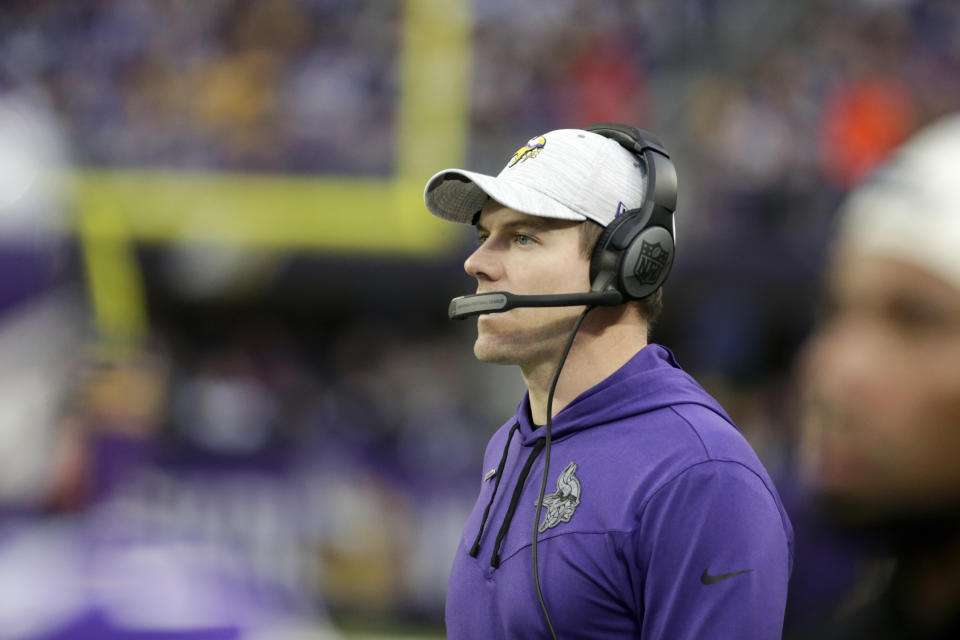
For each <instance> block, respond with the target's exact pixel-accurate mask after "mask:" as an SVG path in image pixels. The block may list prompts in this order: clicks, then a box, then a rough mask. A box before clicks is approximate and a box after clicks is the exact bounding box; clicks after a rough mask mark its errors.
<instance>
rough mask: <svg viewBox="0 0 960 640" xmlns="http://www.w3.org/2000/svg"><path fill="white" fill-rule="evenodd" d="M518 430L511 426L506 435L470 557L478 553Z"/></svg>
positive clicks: (517, 427) (474, 556)
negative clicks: (494, 478) (514, 435)
mask: <svg viewBox="0 0 960 640" xmlns="http://www.w3.org/2000/svg"><path fill="white" fill-rule="evenodd" d="M519 429H520V423H519V422H518V423H517V424H515V425H513V427H511V429H510V432H509V433H508V434H507V444H506V445H504V447H503V455H502V456H500V464H498V465H497V479H496V481H495V482H494V484H493V493H491V494H490V501H489V502H487V507H486V508H485V509H484V510H483V518H482V519H481V520H480V530H479V531H477V538H476V540H474V541H473V546H472V547H470V557H471V558H476V557H477V554H478V553H479V552H480V538H481V537H483V528H484V527H485V526H486V524H487V516H488V515H490V506H491V505H492V504H493V499H494V498H496V497H497V489H499V488H500V478H501V477H502V476H503V467H504V465H505V464H506V463H507V454H508V453H509V452H510V442H511V441H512V440H513V434H515V433H516V432H517V430H519Z"/></svg>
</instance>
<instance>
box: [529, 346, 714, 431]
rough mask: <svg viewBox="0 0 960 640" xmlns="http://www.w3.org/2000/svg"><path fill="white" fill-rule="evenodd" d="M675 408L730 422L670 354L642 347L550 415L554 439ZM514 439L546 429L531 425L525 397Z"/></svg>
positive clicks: (652, 347)
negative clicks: (689, 407) (692, 408)
mask: <svg viewBox="0 0 960 640" xmlns="http://www.w3.org/2000/svg"><path fill="white" fill-rule="evenodd" d="M676 404H699V405H702V406H704V407H707V408H708V409H710V410H711V411H713V412H715V413H717V414H719V415H720V416H721V417H722V418H723V419H724V420H726V421H728V422H731V423H732V420H730V417H729V416H728V415H727V414H726V412H725V411H724V410H723V408H721V407H720V405H719V404H718V403H717V401H716V400H714V399H713V398H712V397H710V395H709V394H707V392H706V391H704V389H703V388H702V387H701V386H700V385H699V384H697V382H696V381H695V380H694V379H693V378H691V377H690V375H689V374H687V373H686V372H685V371H684V370H683V369H681V368H680V365H679V364H677V360H676V358H675V357H674V355H673V353H672V352H671V351H670V350H669V349H667V348H666V347H663V346H661V345H658V344H648V345H647V346H645V347H644V348H643V349H641V350H640V351H638V352H637V353H636V354H635V355H634V356H633V357H632V358H631V359H630V360H629V361H628V362H627V363H626V364H624V365H623V366H622V367H620V368H619V369H617V370H616V371H614V372H613V373H612V374H610V375H609V376H608V377H607V378H606V379H604V380H601V381H600V382H598V383H597V384H596V385H594V386H593V387H591V388H589V389H587V390H586V391H584V392H583V393H581V394H580V395H578V396H577V397H576V398H574V400H573V402H571V403H570V404H568V405H567V406H566V407H564V408H563V410H561V411H560V412H559V413H557V414H556V415H555V416H553V425H552V429H551V431H552V436H553V438H554V439H557V438H562V437H563V436H565V435H569V434H571V433H575V432H577V431H581V430H584V429H589V428H591V427H597V426H601V425H604V424H608V423H610V422H615V421H617V420H620V419H623V418H627V417H630V416H634V415H637V414H641V413H646V412H648V411H654V410H656V409H660V408H663V407H667V406H671V405H676ZM516 419H517V423H518V424H519V425H520V430H519V432H518V435H519V436H520V442H521V443H522V444H523V445H524V446H528V445H531V444H533V443H534V442H535V441H536V440H537V439H539V438H542V437H544V436H545V435H546V427H545V426H541V425H535V424H533V420H532V419H531V417H530V393H529V392H527V393H525V394H524V396H523V400H522V401H521V402H520V406H518V407H517V414H516Z"/></svg>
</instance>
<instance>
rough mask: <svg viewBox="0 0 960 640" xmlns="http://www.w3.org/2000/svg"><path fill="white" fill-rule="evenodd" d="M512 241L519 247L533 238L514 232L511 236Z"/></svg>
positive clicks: (530, 241)
mask: <svg viewBox="0 0 960 640" xmlns="http://www.w3.org/2000/svg"><path fill="white" fill-rule="evenodd" d="M513 241H514V242H516V243H517V244H518V245H520V246H521V247H525V246H526V245H528V244H530V243H532V242H533V238H531V237H530V236H528V235H526V234H523V233H516V234H514V236H513Z"/></svg>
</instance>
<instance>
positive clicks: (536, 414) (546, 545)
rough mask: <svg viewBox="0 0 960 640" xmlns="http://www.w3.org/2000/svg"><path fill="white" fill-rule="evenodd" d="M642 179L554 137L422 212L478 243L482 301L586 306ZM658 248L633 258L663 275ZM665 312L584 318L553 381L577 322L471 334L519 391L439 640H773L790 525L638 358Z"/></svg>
mask: <svg viewBox="0 0 960 640" xmlns="http://www.w3.org/2000/svg"><path fill="white" fill-rule="evenodd" d="M621 129H624V128H623V127H621ZM633 131H634V132H636V133H640V132H639V130H633ZM650 162H651V156H649V155H640V154H638V153H635V152H631V151H628V150H627V146H626V145H624V144H623V143H622V142H618V141H615V140H614V139H612V138H611V137H607V135H600V134H598V133H594V132H592V131H587V130H579V129H561V130H557V131H551V132H549V133H547V134H544V135H542V136H539V137H537V138H534V139H532V140H530V142H529V143H528V144H527V145H526V146H524V147H521V148H520V149H519V150H518V151H517V152H516V153H515V154H514V155H513V156H512V157H511V158H510V160H509V161H508V162H507V165H506V166H505V167H504V169H503V170H502V171H501V172H500V174H499V175H497V176H496V177H493V176H485V175H482V174H478V173H473V172H467V171H460V170H456V169H450V170H446V171H441V172H440V173H438V174H436V175H435V176H434V177H432V178H431V179H430V181H429V182H428V184H427V187H426V190H425V200H426V205H427V208H428V209H429V210H430V211H431V212H432V213H433V214H435V215H437V216H439V217H441V218H444V219H448V220H453V221H457V222H462V223H471V222H472V223H473V224H474V226H475V227H476V229H477V234H478V241H479V246H478V247H477V249H476V251H474V252H473V254H472V255H471V256H470V257H469V258H467V260H466V263H465V265H464V266H465V269H466V271H467V273H469V274H470V275H472V276H473V277H474V278H475V279H476V281H477V292H478V293H491V292H495V291H498V292H499V291H502V292H506V293H507V294H510V295H517V296H527V295H550V294H570V295H578V294H579V295H581V296H582V295H583V293H584V292H587V291H589V290H591V288H592V289H593V290H594V291H595V292H596V291H597V289H602V288H603V286H604V283H602V282H601V283H598V282H597V278H591V276H590V274H591V254H592V253H593V245H594V244H595V243H597V241H598V240H597V238H598V236H600V237H601V239H600V242H605V238H606V236H602V235H601V233H602V232H603V231H604V228H605V227H607V226H608V225H613V226H612V227H611V229H613V228H616V225H617V224H618V223H617V222H616V221H617V220H618V218H619V217H620V216H621V215H636V211H637V210H638V209H641V208H642V206H643V204H644V202H645V199H646V198H648V197H652V195H651V194H648V193H647V191H648V189H647V187H648V184H647V183H648V182H650V183H651V184H652V174H651V173H650V172H649V163H650ZM671 168H672V165H671ZM663 177H664V176H663V175H661V178H663ZM662 214H663V212H662V211H661V212H660V214H656V215H662ZM671 219H672V218H671ZM671 227H672V223H671ZM663 233H666V232H665V231H664V232H663ZM655 244H656V246H654V244H653V243H650V245H649V246H646V245H647V243H644V247H643V251H644V252H646V253H647V254H649V255H650V256H652V257H653V258H659V257H660V253H659V252H662V247H661V246H660V242H657V243H655ZM628 251H629V250H628ZM600 260H601V261H603V258H601V259H600ZM641 264H642V262H641ZM593 266H594V271H598V269H597V265H596V264H594V265H593ZM644 269H645V267H644ZM642 270H643V269H641V268H640V267H639V266H638V272H639V271H642ZM599 271H600V272H601V273H603V269H599ZM599 277H602V276H599ZM621 293H624V292H621ZM628 294H629V291H628V292H625V294H624V297H625V298H630V297H631V296H630V295H628ZM614 295H616V294H614ZM660 295H661V294H660V291H659V288H658V289H657V291H655V292H653V293H652V295H646V296H645V298H644V299H642V300H629V301H627V302H625V303H623V304H618V305H614V306H598V307H596V308H594V309H592V310H590V311H589V314H588V315H587V316H586V318H585V319H584V320H583V324H582V327H581V328H580V331H579V332H578V333H576V334H575V340H574V341H573V342H572V347H570V350H569V355H568V356H567V358H566V363H565V365H563V367H562V369H560V370H559V372H558V368H559V367H558V365H559V364H560V362H561V359H562V358H561V356H562V353H563V351H564V348H565V346H566V345H567V343H568V340H570V339H571V334H572V333H573V332H574V328H575V325H576V323H577V322H578V320H580V319H582V316H583V313H585V311H584V308H583V307H582V306H581V307H573V308H571V307H542V308H528V307H523V306H521V307H519V308H514V309H511V310H508V311H504V312H498V313H485V314H482V315H480V316H479V319H478V320H477V340H476V343H475V345H474V353H475V354H476V356H477V358H479V359H480V360H483V361H486V362H493V363H498V364H511V365H516V366H518V367H520V371H521V374H522V376H523V380H524V382H525V383H526V387H527V391H528V392H527V393H526V394H525V396H524V398H523V400H522V402H521V403H520V405H519V407H518V409H517V412H516V415H515V416H514V417H511V418H510V419H509V420H508V421H507V422H506V423H505V424H504V425H503V426H502V427H501V428H500V429H498V430H497V431H496V433H495V434H494V435H493V437H492V438H491V439H490V442H489V444H488V446H487V450H486V454H485V456H484V463H483V472H484V473H483V475H482V479H480V478H478V479H480V480H481V482H480V495H479V498H478V500H477V503H476V506H475V507H474V510H473V513H472V514H471V516H470V518H469V520H468V522H467V524H466V528H465V530H464V535H463V538H462V540H461V543H460V546H459V548H458V550H457V554H456V558H455V560H454V565H453V569H452V573H451V578H450V585H449V590H448V595H447V604H446V623H447V633H448V637H449V638H451V640H459V639H462V638H483V639H484V640H487V639H491V638H549V637H551V636H552V637H559V638H591V639H597V638H644V639H646V640H661V639H662V640H667V639H669V640H683V639H686V638H697V639H709V638H718V639H719V638H724V639H727V638H737V639H757V640H759V639H770V640H773V639H775V638H779V637H780V632H781V625H782V617H783V611H784V603H785V599H786V585H787V580H788V577H789V573H790V567H791V562H792V559H791V546H792V531H791V528H790V524H789V521H788V519H787V517H786V515H785V513H784V511H783V508H782V506H781V504H780V500H779V498H778V496H777V494H776V491H775V490H774V488H773V485H772V483H771V482H770V480H769V478H768V477H767V474H766V472H765V471H764V469H763V467H762V465H761V464H760V462H759V460H758V459H757V457H756V455H755V454H754V452H753V451H752V450H751V448H750V446H749V445H748V444H747V443H746V441H745V440H744V439H743V438H742V436H741V435H740V433H739V432H738V431H737V429H736V428H735V427H734V425H733V423H732V422H731V420H730V418H729V417H728V416H727V414H726V413H725V412H724V411H723V409H722V408H721V407H720V406H719V405H718V404H717V402H716V401H715V400H714V399H713V398H711V397H710V396H709V395H707V393H706V392H705V391H704V390H703V389H702V388H701V387H700V386H699V385H698V384H697V383H696V382H695V381H694V380H693V379H692V378H691V377H690V376H689V375H687V374H686V373H684V372H683V371H682V370H681V369H680V367H679V366H678V365H677V363H676V361H675V360H674V358H673V355H672V354H671V353H670V352H669V351H668V350H667V349H665V348H664V347H661V346H658V345H654V344H648V343H647V334H648V330H649V327H650V325H651V323H652V322H653V321H654V319H655V317H656V314H657V311H658V308H659V306H660ZM527 300H529V299H527ZM557 375H559V378H557ZM554 384H555V386H556V388H555V390H554V392H553V393H551V386H552V385H554ZM551 397H552V404H550V402H549V400H550V398H551ZM548 405H549V406H548ZM547 425H551V429H552V458H551V457H549V456H550V453H549V452H550V451H551V449H550V448H547V447H546V446H545V441H546V436H547ZM548 459H549V460H550V462H549V466H548V470H547V477H548V478H549V480H548V486H549V491H550V493H549V495H546V496H545V497H544V498H543V500H542V504H543V507H542V509H541V508H538V504H539V503H540V502H541V501H540V499H539V497H540V495H541V491H543V488H542V486H539V485H541V482H540V481H539V480H537V479H539V478H541V474H542V473H543V466H544V464H545V460H548ZM528 478H529V480H528ZM554 488H555V491H554ZM535 519H536V524H535ZM534 530H536V534H533V532H534ZM532 534H533V535H532ZM534 535H535V536H538V537H537V538H536V539H537V540H538V541H539V543H538V544H534V542H533V540H534ZM538 547H539V562H535V558H537V557H538V556H537V555H536V554H537V549H538ZM548 618H549V622H548Z"/></svg>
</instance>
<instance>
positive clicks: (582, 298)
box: [447, 289, 623, 320]
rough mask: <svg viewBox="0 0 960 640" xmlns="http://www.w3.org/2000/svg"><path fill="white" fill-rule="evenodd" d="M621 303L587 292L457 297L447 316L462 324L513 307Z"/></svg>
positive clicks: (614, 294) (610, 294) (615, 296)
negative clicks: (472, 317) (470, 318)
mask: <svg viewBox="0 0 960 640" xmlns="http://www.w3.org/2000/svg"><path fill="white" fill-rule="evenodd" d="M622 302H623V296H622V295H621V294H620V292H619V291H616V290H614V289H608V290H606V291H589V292H584V293H558V294H549V295H527V296H522V295H517V294H513V293H507V292H506V291H493V292H491V293H477V294H472V295H468V296H460V297H459V298H454V299H453V300H451V301H450V307H449V308H448V309H447V314H448V315H449V316H450V319H451V320H463V319H464V318H469V317H471V316H478V315H480V314H481V313H496V312H498V311H507V310H508V309H515V308H517V307H578V306H581V305H589V306H602V307H612V306H616V305H618V304H621V303H622Z"/></svg>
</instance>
